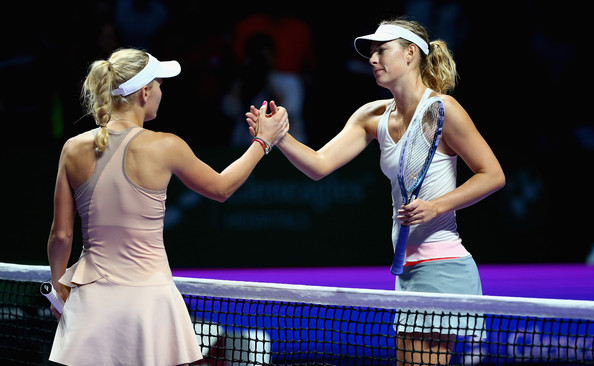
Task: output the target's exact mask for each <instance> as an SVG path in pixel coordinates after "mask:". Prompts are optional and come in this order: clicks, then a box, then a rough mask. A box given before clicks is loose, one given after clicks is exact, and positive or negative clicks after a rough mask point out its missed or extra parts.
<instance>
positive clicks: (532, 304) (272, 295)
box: [0, 262, 594, 320]
mask: <svg viewBox="0 0 594 366" xmlns="http://www.w3.org/2000/svg"><path fill="white" fill-rule="evenodd" d="M49 278H50V269H49V266H37V265H35V266H31V265H22V264H12V263H2V262H0V279H7V280H18V281H36V282H44V281H47V280H48V279H49ZM173 279H174V282H175V284H176V286H177V288H178V289H179V291H180V292H181V293H182V294H186V295H200V296H211V297H220V298H237V299H246V300H268V301H285V302H303V303H312V304H320V305H341V306H358V307H372V308H382V309H400V310H414V311H434V312H435V311H444V310H445V311H450V312H458V313H477V312H480V313H484V314H495V315H515V316H531V317H543V318H567V319H589V320H594V301H586V300H565V299H541V298H528V297H508V296H489V295H456V294H435V293H410V292H400V291H391V290H375V289H359V288H343V287H330V286H310V285H293V284H280V283H263V282H246V281H230V280H212V279H200V278H186V277H174V278H173Z"/></svg>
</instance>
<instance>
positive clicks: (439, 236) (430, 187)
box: [377, 88, 469, 265]
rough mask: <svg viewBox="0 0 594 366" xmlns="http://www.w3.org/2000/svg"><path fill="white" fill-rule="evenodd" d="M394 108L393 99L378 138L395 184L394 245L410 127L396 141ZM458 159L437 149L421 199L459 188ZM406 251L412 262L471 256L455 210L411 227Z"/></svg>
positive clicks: (386, 171) (387, 171) (382, 162)
mask: <svg viewBox="0 0 594 366" xmlns="http://www.w3.org/2000/svg"><path fill="white" fill-rule="evenodd" d="M431 93H432V90H431V89H429V88H427V90H426V91H425V93H424V94H423V97H422V98H421V100H420V101H419V105H421V104H422V103H423V102H424V101H425V100H426V99H427V98H428V97H429V95H430V94H431ZM394 107H395V102H394V101H392V102H391V103H390V105H389V106H388V108H387V109H386V111H385V112H384V114H383V116H382V117H381V119H380V121H379V124H378V126H377V139H378V142H379V146H380V150H381V154H380V167H381V169H382V172H383V173H384V174H385V175H386V177H388V179H390V184H391V186H392V244H393V245H394V246H395V245H396V240H397V238H398V231H399V230H400V221H399V220H398V219H396V217H397V211H398V209H399V208H400V206H402V195H401V193H400V187H399V185H398V167H399V157H400V152H401V151H402V147H403V145H404V143H403V141H404V139H405V138H406V136H407V133H408V130H407V132H405V134H404V135H403V137H402V138H401V139H400V141H399V142H398V143H396V142H394V140H393V139H392V137H391V136H390V134H389V133H388V120H389V116H390V112H391V111H392V110H393V109H394ZM457 158H458V157H457V155H454V156H449V155H447V154H444V153H441V152H439V151H436V152H435V156H434V157H433V161H432V163H431V165H430V166H429V169H428V171H427V174H426V176H425V180H424V181H423V185H422V186H421V190H420V192H419V196H418V198H419V199H422V200H425V201H429V200H432V199H434V198H437V197H440V196H442V195H444V194H446V193H448V192H450V191H452V190H454V189H455V188H456V163H457ZM406 254H407V255H406V257H407V259H406V262H407V264H409V265H410V264H414V263H416V262H419V261H424V260H429V259H445V258H459V257H463V256H466V255H469V253H468V252H467V251H466V249H464V247H463V246H462V245H461V240H460V236H459V235H458V230H457V226H456V213H455V211H452V212H448V213H445V214H443V215H440V216H438V217H436V218H435V219H434V220H432V221H430V222H428V223H426V224H421V225H413V226H411V227H410V234H409V239H408V243H407V250H406Z"/></svg>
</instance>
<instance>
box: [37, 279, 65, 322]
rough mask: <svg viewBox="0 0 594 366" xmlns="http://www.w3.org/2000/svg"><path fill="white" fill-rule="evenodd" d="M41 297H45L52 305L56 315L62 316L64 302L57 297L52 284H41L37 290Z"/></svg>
mask: <svg viewBox="0 0 594 366" xmlns="http://www.w3.org/2000/svg"><path fill="white" fill-rule="evenodd" d="M39 290H40V291H41V293H42V294H43V296H45V297H47V299H48V300H49V301H50V302H51V303H52V305H54V307H55V308H56V310H58V313H60V314H62V309H63V308H64V300H62V298H61V297H60V295H58V293H57V292H56V290H54V288H53V286H52V284H51V283H50V282H44V283H42V284H41V287H40V288H39Z"/></svg>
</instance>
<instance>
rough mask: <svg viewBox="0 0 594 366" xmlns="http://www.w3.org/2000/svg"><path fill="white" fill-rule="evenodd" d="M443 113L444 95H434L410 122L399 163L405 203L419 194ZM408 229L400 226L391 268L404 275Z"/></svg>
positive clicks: (401, 188) (434, 146)
mask: <svg viewBox="0 0 594 366" xmlns="http://www.w3.org/2000/svg"><path fill="white" fill-rule="evenodd" d="M443 116H444V110H443V103H442V101H441V99H439V98H437V97H432V98H429V99H427V100H426V101H425V102H424V103H423V104H422V105H421V106H420V108H419V109H418V110H417V112H416V113H415V115H414V116H413V119H412V121H411V122H410V125H409V127H408V128H409V130H408V131H407V133H408V136H407V137H406V139H405V141H404V146H403V148H402V151H401V153H400V163H399V164H400V165H399V167H398V185H399V186H400V192H401V193H402V203H403V204H405V205H407V204H409V203H410V202H412V201H414V200H415V198H417V196H418V195H419V191H420V190H421V184H422V183H423V179H425V174H427V170H428V169H429V165H430V164H431V161H432V160H433V155H435V150H436V149H437V145H438V144H439V138H440V137H441V130H442V127H443ZM409 231H410V227H409V226H404V225H401V226H400V231H399V232H398V239H397V241H396V248H395V250H394V259H393V260H392V267H391V268H390V272H392V274H394V275H396V276H398V275H401V274H402V271H403V267H404V257H405V255H406V242H407V241H408V234H409Z"/></svg>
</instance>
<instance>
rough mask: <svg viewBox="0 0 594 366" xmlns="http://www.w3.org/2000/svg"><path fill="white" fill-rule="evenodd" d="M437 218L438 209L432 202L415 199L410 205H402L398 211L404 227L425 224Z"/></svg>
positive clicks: (398, 216)
mask: <svg viewBox="0 0 594 366" xmlns="http://www.w3.org/2000/svg"><path fill="white" fill-rule="evenodd" d="M435 217H437V208H436V207H435V205H434V204H433V203H431V202H430V201H423V200H420V199H418V198H417V199H415V200H413V201H412V202H410V203H409V204H408V205H402V206H401V207H400V208H399V209H398V215H397V217H396V218H397V219H398V220H400V222H401V223H402V225H404V226H411V225H418V224H424V223H426V222H429V221H431V220H433V219H434V218H435Z"/></svg>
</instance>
